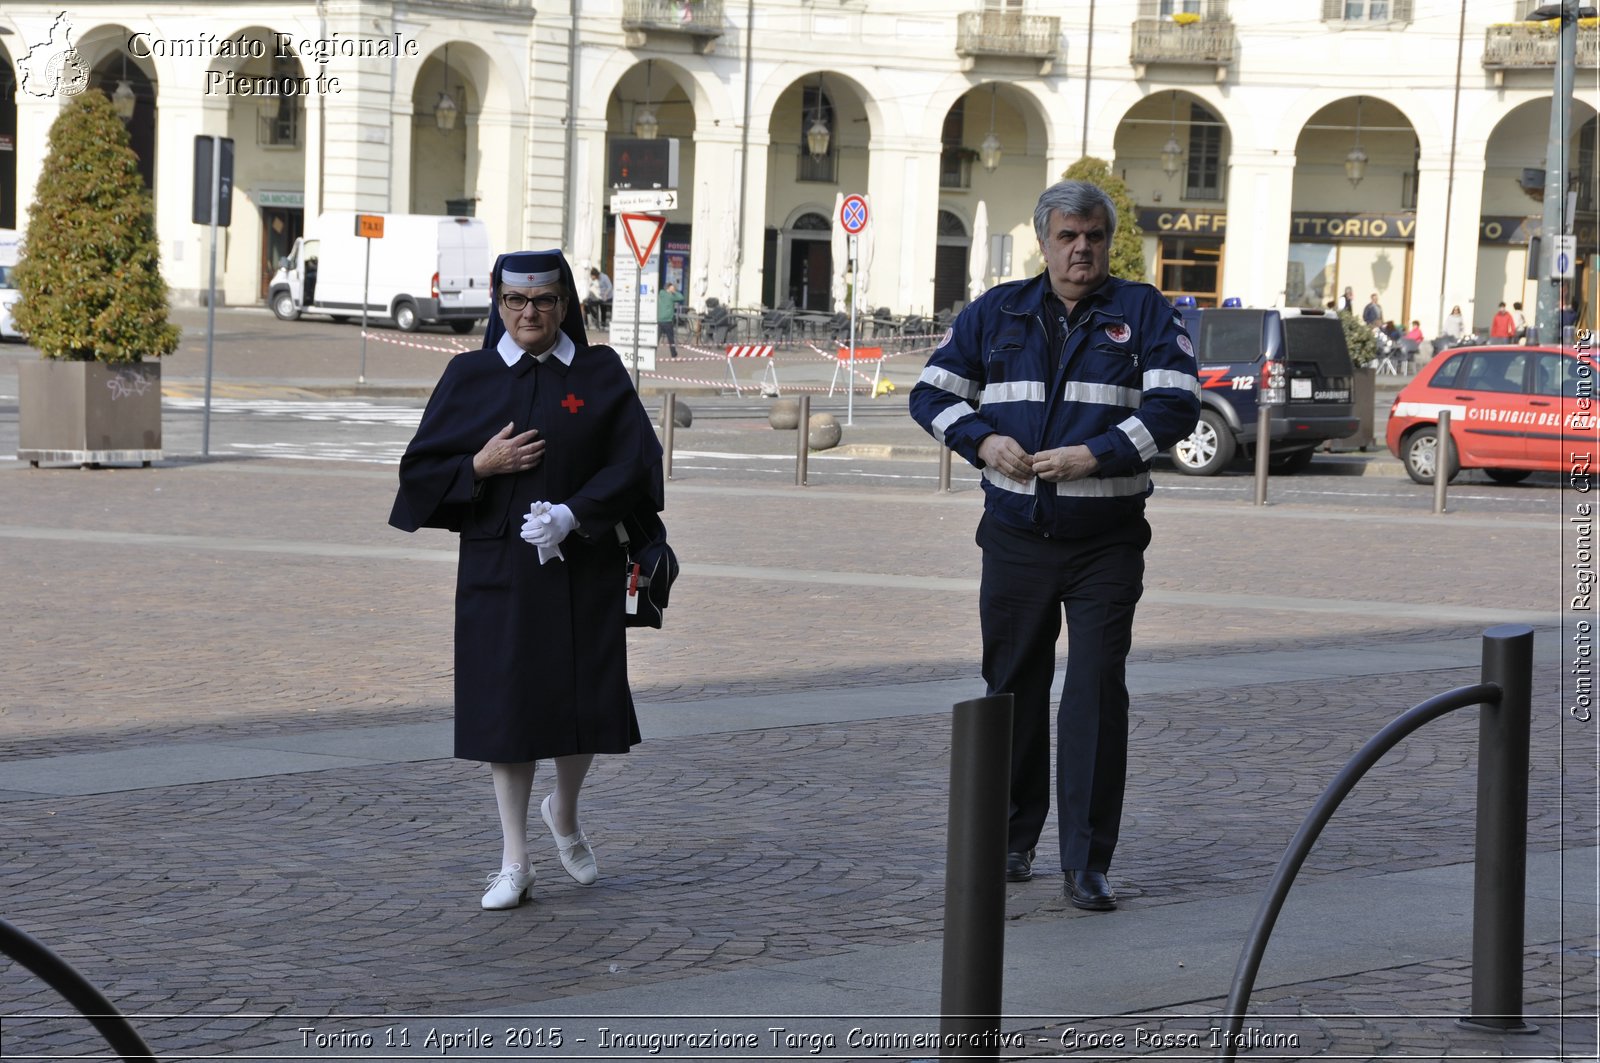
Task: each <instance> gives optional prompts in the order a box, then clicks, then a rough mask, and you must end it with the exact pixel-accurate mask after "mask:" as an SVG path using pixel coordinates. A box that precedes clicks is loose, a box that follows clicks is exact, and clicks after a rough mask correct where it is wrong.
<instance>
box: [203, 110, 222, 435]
mask: <svg viewBox="0 0 1600 1063" xmlns="http://www.w3.org/2000/svg"><path fill="white" fill-rule="evenodd" d="M221 209H222V138H221V137H220V136H214V137H212V138H211V291H210V292H209V293H207V295H206V416H205V421H204V424H203V426H202V427H201V430H200V456H201V457H207V458H208V457H210V456H211V351H212V346H213V344H214V342H215V340H216V338H217V212H218V211H219V210H221Z"/></svg>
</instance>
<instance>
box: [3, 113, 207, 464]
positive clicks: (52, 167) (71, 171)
mask: <svg viewBox="0 0 1600 1063" xmlns="http://www.w3.org/2000/svg"><path fill="white" fill-rule="evenodd" d="M13 277H14V283H15V284H16V286H17V289H18V290H19V291H20V292H21V293H22V301H21V302H20V303H18V304H17V306H16V308H15V310H14V311H13V316H14V318H15V320H16V323H17V325H18V327H19V328H20V329H21V330H22V331H23V333H25V334H26V335H27V336H28V342H29V343H30V344H32V345H33V346H34V347H36V348H38V350H39V352H40V353H41V354H42V355H43V356H44V357H43V358H42V359H41V360H40V361H37V362H23V363H20V364H19V365H18V367H17V395H18V401H19V422H20V423H19V426H18V427H19V430H20V431H19V442H18V447H17V457H18V459H19V460H23V461H29V462H31V463H33V464H34V465H37V464H39V462H41V461H68V462H78V463H80V464H99V463H101V462H126V461H138V462H143V463H144V464H146V465H148V464H149V463H150V462H151V461H153V460H157V459H159V458H160V457H161V369H160V364H159V363H158V362H155V361H153V359H155V358H158V357H160V356H161V355H163V354H171V353H172V352H173V350H175V349H176V348H177V346H178V336H179V332H178V329H177V327H176V326H175V325H172V324H171V323H170V322H168V320H167V286H166V283H165V282H164V281H163V280H162V279H161V263H160V250H159V244H158V243H157V241H156V235H155V218H154V212H153V209H152V206H151V202H150V195H149V193H148V192H146V191H145V188H144V182H143V179H142V178H141V177H140V176H139V160H138V157H137V156H136V155H134V153H133V149H132V148H130V147H129V146H128V131H127V130H126V129H125V128H124V127H123V124H122V121H121V120H120V119H119V118H117V115H116V112H115V111H113V110H112V109H111V101H110V100H109V99H107V98H106V96H105V95H104V94H103V93H100V92H85V93H83V94H82V95H80V96H74V97H72V98H71V100H70V101H69V102H68V103H67V104H66V105H65V106H64V107H63V108H62V110H61V113H60V115H58V116H57V118H56V120H55V123H54V124H53V125H52V126H51V127H50V153H49V155H48V157H47V158H46V159H45V162H44V168H43V170H42V172H41V173H40V175H39V185H38V195H37V198H35V200H34V202H33V206H32V208H31V209H30V211H29V212H28V229H27V234H26V237H25V238H24V241H23V245H22V252H21V257H20V259H19V261H18V263H17V266H16V269H15V271H14V273H13ZM147 359H150V360H147Z"/></svg>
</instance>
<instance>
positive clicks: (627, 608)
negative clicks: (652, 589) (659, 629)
mask: <svg viewBox="0 0 1600 1063" xmlns="http://www.w3.org/2000/svg"><path fill="white" fill-rule="evenodd" d="M624 577H625V578H624V580H623V585H624V597H623V599H622V602H623V605H622V611H623V612H624V613H626V614H627V615H629V616H637V615H639V566H638V565H637V564H630V565H628V567H627V570H626V572H625V573H624Z"/></svg>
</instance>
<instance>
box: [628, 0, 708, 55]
mask: <svg viewBox="0 0 1600 1063" xmlns="http://www.w3.org/2000/svg"><path fill="white" fill-rule="evenodd" d="M622 29H623V32H624V33H627V34H629V35H637V36H638V37H639V38H641V41H640V43H643V42H642V38H643V37H644V36H646V35H648V34H651V33H671V34H682V35H685V36H689V37H695V38H700V39H701V41H702V43H710V42H713V41H715V40H716V39H717V38H718V37H721V36H722V0H687V2H685V0H622ZM632 46H633V45H630V47H632Z"/></svg>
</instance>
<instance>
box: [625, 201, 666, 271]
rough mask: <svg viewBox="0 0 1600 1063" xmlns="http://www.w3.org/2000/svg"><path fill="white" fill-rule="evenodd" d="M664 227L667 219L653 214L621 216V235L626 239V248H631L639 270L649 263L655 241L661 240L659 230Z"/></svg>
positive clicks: (654, 247)
mask: <svg viewBox="0 0 1600 1063" xmlns="http://www.w3.org/2000/svg"><path fill="white" fill-rule="evenodd" d="M666 227H667V219H665V218H663V217H660V216H658V215H655V214H624V215H622V235H623V236H625V237H627V239H628V246H629V247H631V248H633V257H634V259H635V261H637V262H638V263H639V268H640V269H643V268H644V267H645V264H646V263H647V262H649V261H650V254H651V252H653V251H654V250H655V249H656V241H657V240H659V239H660V238H661V230H662V229H665V228H666Z"/></svg>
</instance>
